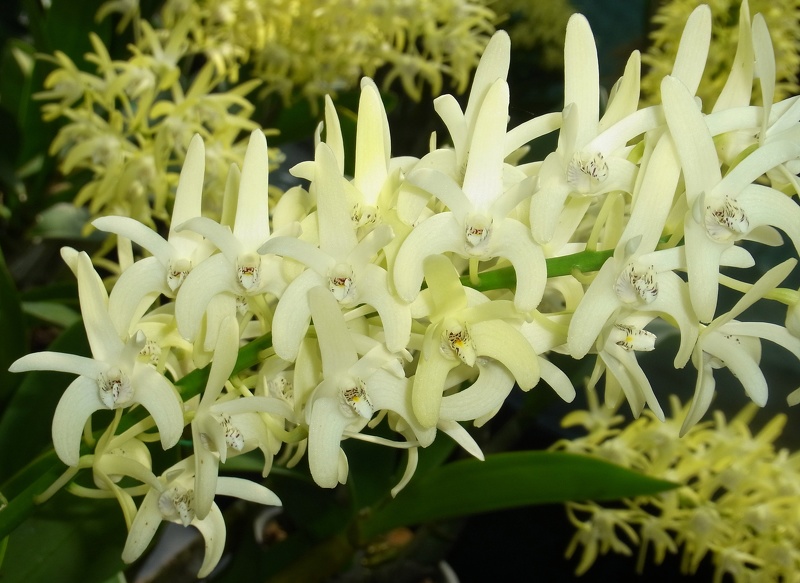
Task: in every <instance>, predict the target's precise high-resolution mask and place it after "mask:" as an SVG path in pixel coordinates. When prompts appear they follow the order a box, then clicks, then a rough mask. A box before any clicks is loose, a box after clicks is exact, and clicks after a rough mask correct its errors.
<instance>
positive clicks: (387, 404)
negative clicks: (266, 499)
mask: <svg viewBox="0 0 800 583" xmlns="http://www.w3.org/2000/svg"><path fill="white" fill-rule="evenodd" d="M308 296H309V305H310V308H311V316H312V318H313V320H314V328H315V330H316V332H317V338H318V341H319V350H320V354H321V356H322V382H320V383H319V384H318V385H317V387H316V388H315V389H314V391H313V393H312V394H311V396H310V398H309V400H308V402H307V404H306V409H305V410H306V422H307V423H308V463H309V467H310V469H311V475H312V477H313V478H314V481H315V482H316V483H317V484H319V485H320V486H322V487H323V488H333V487H334V486H336V485H337V484H338V483H340V482H341V483H344V481H345V479H346V478H347V463H346V462H347V458H346V457H345V456H344V452H342V451H341V447H340V443H341V441H342V438H343V437H345V436H347V435H352V436H357V435H358V434H359V432H360V431H361V430H362V429H363V428H364V427H365V426H366V425H367V423H368V422H369V421H370V419H372V416H373V415H374V414H375V412H377V411H381V410H389V411H392V412H394V413H395V414H397V415H398V416H399V417H400V418H401V419H403V420H404V421H405V423H406V424H407V425H408V426H409V427H410V428H411V429H412V431H413V433H414V435H415V436H416V438H417V440H418V442H419V443H420V444H422V445H428V444H430V443H431V442H432V441H433V437H434V434H435V429H430V430H429V429H424V428H422V427H421V426H420V425H419V424H418V423H417V422H416V419H415V417H414V415H413V413H412V412H411V408H410V403H409V402H408V380H407V379H406V378H405V376H404V375H403V373H402V368H400V370H395V371H394V372H392V371H391V370H387V368H386V367H387V366H388V367H389V368H390V369H391V368H399V366H398V365H399V363H398V362H397V360H396V359H394V358H390V359H389V360H388V361H387V360H386V358H385V356H384V354H385V352H384V353H382V352H381V351H380V350H379V351H377V353H376V352H373V351H370V352H369V353H367V354H365V355H364V356H362V357H361V358H359V357H358V353H357V352H356V347H355V344H354V342H353V338H352V337H351V335H350V332H349V330H348V329H347V325H346V323H345V321H344V316H343V315H342V312H341V308H340V306H339V303H338V302H337V301H336V298H335V297H334V296H333V294H332V293H331V292H330V291H329V290H328V289H326V288H325V287H322V286H317V287H314V288H311V289H310V290H309V291H308Z"/></svg>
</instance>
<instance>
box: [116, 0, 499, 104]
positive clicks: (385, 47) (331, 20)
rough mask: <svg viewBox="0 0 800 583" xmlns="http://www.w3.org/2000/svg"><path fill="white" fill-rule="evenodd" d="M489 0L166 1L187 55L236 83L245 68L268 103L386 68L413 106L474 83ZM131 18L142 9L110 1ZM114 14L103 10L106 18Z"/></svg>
mask: <svg viewBox="0 0 800 583" xmlns="http://www.w3.org/2000/svg"><path fill="white" fill-rule="evenodd" d="M490 4H491V3H490V2H487V1H486V0H414V1H409V2H394V1H391V0H378V1H372V2H356V1H353V0H313V1H308V0H250V1H248V2H241V1H239V0H203V1H201V2H186V1H185V0H168V1H167V2H166V3H165V5H164V8H163V9H162V12H161V14H160V19H161V21H162V25H163V27H164V28H165V29H170V28H172V27H175V26H186V27H187V29H188V30H189V31H190V33H189V36H188V39H187V40H188V42H189V50H190V51H191V52H193V53H198V54H204V55H205V56H206V57H207V58H208V59H209V61H210V62H212V63H214V66H215V68H216V72H217V73H218V74H220V75H224V76H225V77H227V78H228V79H229V80H230V81H232V82H236V81H237V80H238V78H239V76H240V69H241V68H242V67H243V66H247V67H248V75H251V76H252V77H253V78H256V79H260V80H262V81H263V82H264V85H263V86H262V90H263V92H264V94H277V95H279V96H280V97H281V98H283V99H284V100H285V101H288V100H290V99H291V98H292V97H295V96H296V95H298V94H299V95H302V96H304V97H307V98H309V99H311V100H312V101H315V100H316V99H318V98H320V97H323V96H325V95H327V94H335V93H337V92H339V91H343V90H347V89H351V88H353V87H356V86H357V84H358V81H359V79H360V78H361V77H362V76H363V75H369V76H374V75H375V73H376V71H377V70H378V69H379V68H381V67H388V74H387V75H386V78H385V86H386V87H388V86H389V85H390V84H392V83H393V82H394V81H395V80H399V81H400V83H401V84H402V87H403V90H404V91H405V92H406V93H407V94H408V95H409V96H411V97H412V98H413V99H415V100H419V99H420V98H421V97H422V91H423V88H424V87H425V86H426V85H427V86H429V87H430V88H431V91H432V93H433V94H434V95H438V94H439V93H440V92H441V90H442V85H443V80H444V79H445V77H449V78H451V79H452V81H453V83H454V84H455V85H456V87H457V90H458V92H463V91H465V90H466V88H467V84H468V83H469V77H470V74H471V72H472V70H473V69H474V68H475V66H476V65H477V64H478V59H479V57H480V54H481V51H482V50H483V47H484V46H486V43H487V42H488V40H489V37H490V36H491V34H492V33H493V32H494V21H495V13H494V11H493V10H492V9H491V8H490V7H489V5H490ZM110 5H113V9H114V10H115V11H120V12H123V13H125V15H126V17H128V18H129V15H130V14H131V13H132V12H134V11H136V10H137V9H138V6H137V3H132V2H125V3H119V2H110V3H107V4H106V6H110ZM109 10H110V9H107V10H104V13H106V12H108V11H109Z"/></svg>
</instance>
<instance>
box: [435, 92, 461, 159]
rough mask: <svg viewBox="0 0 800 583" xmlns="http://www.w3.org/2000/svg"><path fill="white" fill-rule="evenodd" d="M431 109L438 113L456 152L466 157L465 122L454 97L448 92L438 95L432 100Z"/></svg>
mask: <svg viewBox="0 0 800 583" xmlns="http://www.w3.org/2000/svg"><path fill="white" fill-rule="evenodd" d="M433 109H434V110H435V111H436V113H438V114H439V117H440V118H441V119H442V121H443V122H444V125H445V127H447V132H448V133H449V134H450V140H451V141H452V142H453V147H454V148H455V149H456V152H458V153H459V154H460V155H462V156H464V157H466V155H467V153H468V145H467V124H466V120H465V119H464V113H463V112H462V111H461V106H460V105H459V104H458V101H456V98H455V97H453V96H452V95H450V94H449V93H448V94H446V95H440V96H439V97H437V98H436V99H434V100H433ZM462 162H463V160H462Z"/></svg>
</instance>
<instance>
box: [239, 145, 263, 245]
mask: <svg viewBox="0 0 800 583" xmlns="http://www.w3.org/2000/svg"><path fill="white" fill-rule="evenodd" d="M233 234H234V236H235V237H236V238H237V239H238V240H239V241H241V242H242V246H243V247H244V248H245V249H247V250H251V249H258V247H259V245H261V244H263V243H264V241H266V240H267V239H269V155H268V153H267V138H266V136H264V132H262V131H261V130H253V133H251V134H250V141H249V142H248V144H247V151H246V152H245V154H244V162H243V163H242V176H241V178H240V181H239V197H238V199H237V202H236V220H235V222H234V223H233Z"/></svg>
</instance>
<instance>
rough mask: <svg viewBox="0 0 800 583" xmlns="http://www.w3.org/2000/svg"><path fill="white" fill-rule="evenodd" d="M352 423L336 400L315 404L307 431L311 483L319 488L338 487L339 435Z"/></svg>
mask: <svg viewBox="0 0 800 583" xmlns="http://www.w3.org/2000/svg"><path fill="white" fill-rule="evenodd" d="M351 421H352V420H351V419H348V418H346V417H345V416H344V415H343V413H342V410H341V405H340V403H339V402H338V400H337V399H335V398H329V397H322V398H317V399H316V400H315V401H314V408H313V410H312V412H311V420H310V422H309V427H308V465H309V468H310V470H311V476H312V477H313V478H314V481H315V482H316V483H317V484H318V485H319V486H321V487H322V488H335V487H336V485H337V484H338V483H339V450H340V449H341V441H342V434H343V433H344V430H345V428H346V427H347V426H348V425H349V424H350V422H351Z"/></svg>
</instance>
